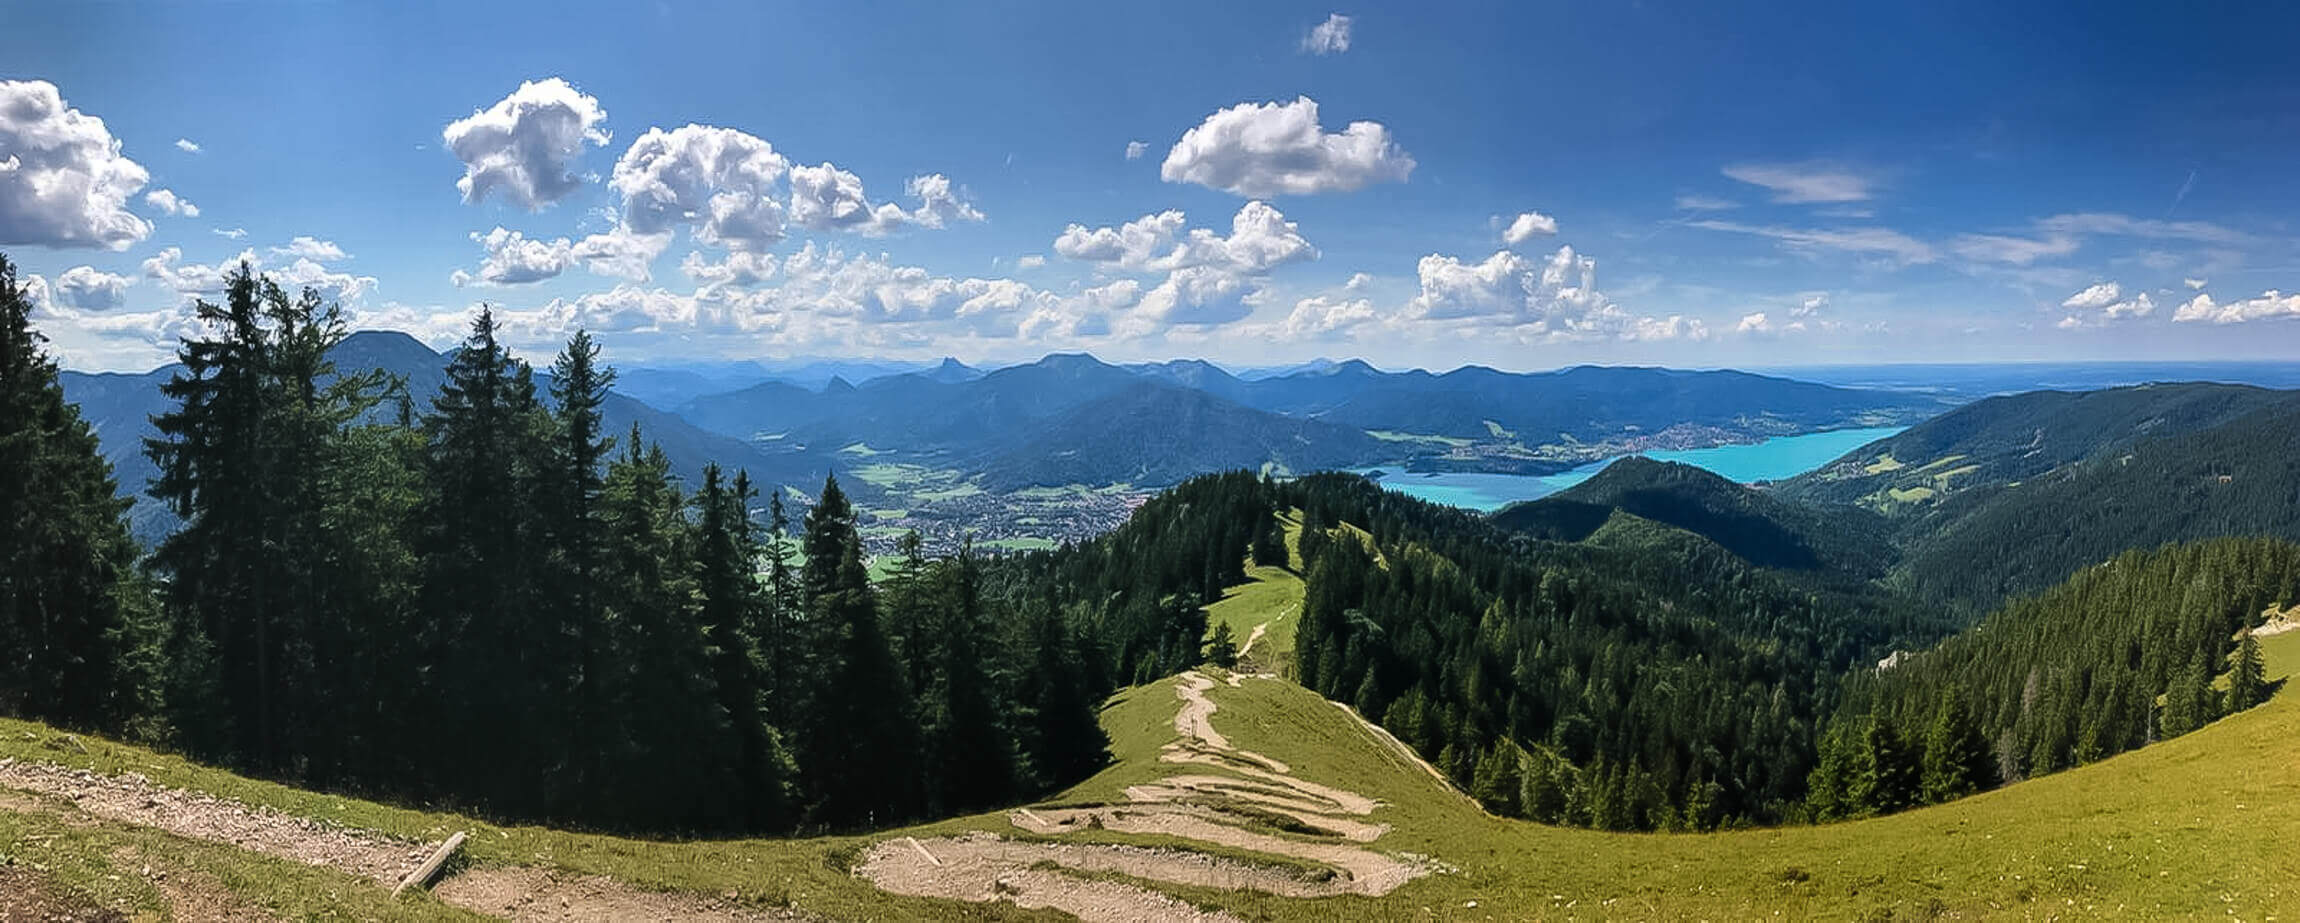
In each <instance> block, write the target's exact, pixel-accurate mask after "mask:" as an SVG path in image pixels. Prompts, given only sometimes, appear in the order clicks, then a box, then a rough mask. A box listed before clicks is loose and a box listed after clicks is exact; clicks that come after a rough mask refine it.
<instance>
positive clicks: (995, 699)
mask: <svg viewBox="0 0 2300 923" xmlns="http://www.w3.org/2000/svg"><path fill="white" fill-rule="evenodd" d="M935 577H936V580H935V582H936V584H937V586H936V595H937V596H938V597H939V604H938V605H937V606H936V607H935V611H936V613H937V614H938V615H939V616H940V618H939V620H938V623H937V624H936V626H935V628H934V630H935V633H936V635H937V637H939V638H940V639H941V643H940V644H939V645H937V646H936V652H935V657H936V662H935V664H934V669H933V671H932V673H931V678H930V680H929V684H928V688H927V690H926V693H925V695H923V696H922V697H921V702H922V705H921V714H920V724H921V726H922V728H923V730H924V733H925V734H926V736H927V738H928V739H929V740H931V741H933V742H934V743H933V745H932V749H931V750H930V751H929V752H930V753H932V754H933V759H932V761H931V765H932V766H933V767H934V769H933V774H932V783H933V784H932V786H931V788H930V795H931V796H932V797H931V801H932V803H931V804H930V806H929V807H930V810H931V811H932V812H933V813H935V814H943V813H948V812H952V811H964V810H970V809H974V808H980V807H987V806H990V805H995V804H1000V803H1003V802H1005V801H1006V800H1007V799H1008V798H1009V797H1010V796H1011V795H1012V794H1013V792H1014V789H1015V782H1016V778H1015V775H1016V766H1015V762H1016V752H1015V743H1014V734H1013V730H1012V728H1011V727H1010V726H1009V725H1010V718H1009V716H1008V715H1007V714H1006V713H1005V703H1004V701H1003V699H1002V697H1001V696H1000V694H999V689H998V688H997V686H998V682H997V678H996V677H993V676H992V675H991V673H990V671H989V670H986V669H985V668H984V661H985V658H986V656H987V655H988V654H989V650H988V649H987V648H986V646H985V645H984V643H983V642H984V640H985V638H984V636H985V634H986V633H987V632H988V631H989V630H990V629H989V626H988V625H987V624H985V622H984V619H983V607H982V575H981V572H980V566H979V564H978V562H977V561H976V560H975V557H974V546H973V542H972V541H971V540H970V541H968V542H967V543H965V544H963V545H961V546H960V547H959V552H958V556H957V557H956V558H953V559H951V560H948V561H946V562H944V563H942V564H941V565H940V566H939V567H938V568H936V570H935Z"/></svg>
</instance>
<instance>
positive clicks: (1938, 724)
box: [1923, 689, 1996, 804]
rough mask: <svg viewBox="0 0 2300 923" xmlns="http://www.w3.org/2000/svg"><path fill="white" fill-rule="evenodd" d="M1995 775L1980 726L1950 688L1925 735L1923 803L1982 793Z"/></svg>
mask: <svg viewBox="0 0 2300 923" xmlns="http://www.w3.org/2000/svg"><path fill="white" fill-rule="evenodd" d="M1995 774H1996V760H1995V758H1994V757H1993V756H1991V755H1990V754H1989V747H1988V741H1987V740H1986V739H1984V738H1983V737H1982V736H1981V730H1980V724H1979V723H1978V722H1976V721H1975V720H1974V719H1973V714H1972V710H1971V709H1969V708H1967V707H1965V699H1964V695H1963V693H1961V692H1959V691H1958V690H1955V689H1950V690H1949V691H1948V692H1946V693H1944V694H1943V695H1942V697H1941V704H1940V707H1939V709H1937V710H1936V711H1935V713H1934V715H1933V722H1932V726H1931V727H1930V728H1929V729H1928V730H1927V731H1926V732H1925V750H1924V783H1923V787H1924V803H1926V804H1940V803H1942V802H1944V801H1951V800H1954V799H1957V798H1962V797H1964V796H1966V795H1970V794H1973V793H1974V792H1978V791H1982V790H1985V789H1987V788H1989V787H1991V786H1993V785H1994V784H1995V781H1996V780H1995V778H1994V776H1995Z"/></svg>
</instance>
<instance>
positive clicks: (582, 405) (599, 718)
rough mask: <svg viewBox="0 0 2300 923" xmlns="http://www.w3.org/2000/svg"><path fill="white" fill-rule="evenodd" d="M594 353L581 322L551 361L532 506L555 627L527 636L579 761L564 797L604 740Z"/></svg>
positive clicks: (598, 374) (605, 383)
mask: <svg viewBox="0 0 2300 923" xmlns="http://www.w3.org/2000/svg"><path fill="white" fill-rule="evenodd" d="M598 359H599V345H598V344H597V343H595V342H593V341H592V339H591V335H590V333H588V332H586V331H582V330H578V331H576V332H575V335H574V336H573V337H572V338H570V339H569V340H568V341H567V347H566V349H564V350H563V351H561V352H560V354H559V356H558V358H557V359H556V360H555V361H553V362H552V365H551V398H552V404H553V409H552V415H553V417H554V419H555V421H556V425H555V426H553V427H552V428H551V429H552V433H551V435H552V436H553V437H554V438H553V439H552V443H551V450H550V455H549V467H548V468H547V469H546V470H545V471H543V472H542V482H541V484H540V485H539V488H540V493H541V495H542V496H543V497H545V498H546V499H547V501H548V503H547V505H546V506H545V507H544V508H543V509H542V510H540V511H539V513H540V514H541V515H540V520H541V521H540V523H539V528H540V530H541V534H542V537H543V540H544V541H546V542H548V543H549V546H550V547H551V549H552V550H553V551H554V552H556V553H555V554H554V555H553V556H552V557H551V558H550V560H549V561H548V562H547V563H546V567H547V571H546V574H547V576H546V577H545V578H544V579H543V581H542V583H541V586H540V587H539V589H540V591H541V593H540V595H541V597H542V598H541V600H540V604H541V605H542V606H543V607H544V610H545V611H546V612H549V613H553V614H555V616H556V619H555V621H556V622H557V625H556V626H555V630H552V631H549V632H547V633H546V634H545V635H544V636H543V637H539V638H536V639H534V643H535V644H537V645H539V646H541V647H543V648H545V649H546V650H547V651H549V652H550V660H549V661H548V662H547V663H546V665H545V668H544V672H545V673H546V674H548V675H547V677H546V678H545V681H546V682H547V683H548V684H549V691H550V692H551V698H552V700H553V704H554V706H555V708H554V709H553V711H552V712H551V713H550V715H549V716H548V717H549V718H550V719H552V720H555V721H556V722H557V723H559V724H560V725H561V729H560V731H559V732H558V733H557V734H556V735H554V736H557V737H559V738H560V739H562V740H564V741H566V744H565V746H566V747H567V748H568V750H569V751H570V762H571V763H573V764H574V766H575V767H576V768H575V770H574V771H573V772H571V773H569V774H568V776H569V778H567V779H566V780H565V782H564V788H565V791H566V793H567V794H566V795H564V796H562V797H570V796H574V793H577V792H583V791H585V790H587V789H589V788H591V787H593V786H595V785H596V784H598V780H597V779H595V778H594V776H595V775H596V774H597V773H598V772H599V769H598V767H597V765H596V759H595V754H597V753H599V752H600V751H601V749H602V748H603V747H605V746H606V745H607V742H605V741H602V740H601V739H600V738H599V731H600V730H601V728H602V722H604V721H605V720H606V714H605V712H606V708H607V704H606V702H605V701H604V700H603V699H602V691H601V689H600V688H599V684H600V682H601V680H600V675H601V674H602V673H603V672H605V671H606V670H607V669H608V665H607V663H606V662H605V660H606V658H607V657H608V656H610V655H611V653H612V652H611V651H610V650H609V649H608V646H607V645H608V640H607V637H608V632H609V628H608V625H607V624H606V611H605V607H604V606H603V605H602V604H601V599H600V595H601V588H600V587H599V570H600V567H601V563H600V561H601V559H602V558H603V557H604V556H605V551H604V548H603V547H602V545H603V542H604V540H605V533H606V529H605V527H604V524H603V523H602V522H601V521H600V517H599V498H600V494H601V493H602V491H604V489H605V480H604V479H605V471H604V468H605V465H606V460H607V456H608V453H609V452H611V451H613V449H614V445H615V440H614V438H613V437H611V436H608V435H606V434H605V432H604V427H605V423H604V419H603V414H602V411H601V408H602V407H603V406H604V405H605V403H606V400H607V389H608V388H610V387H612V386H613V385H614V382H615V370H614V369H611V368H602V367H600V366H599V364H598ZM535 717H536V718H537V719H539V720H542V719H546V717H547V716H546V715H541V714H539V715H537V716H535Z"/></svg>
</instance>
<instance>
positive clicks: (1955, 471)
mask: <svg viewBox="0 0 2300 923" xmlns="http://www.w3.org/2000/svg"><path fill="white" fill-rule="evenodd" d="M1979 470H1981V466H1979V465H1959V466H1957V467H1954V468H1950V469H1949V470H1947V471H1942V472H1939V473H1937V474H1934V475H1933V483H1935V484H1939V485H1941V486H1943V487H1947V486H1948V484H1949V479H1951V478H1956V477H1961V476H1963V475H1967V474H1971V473H1973V472H1975V471H1979Z"/></svg>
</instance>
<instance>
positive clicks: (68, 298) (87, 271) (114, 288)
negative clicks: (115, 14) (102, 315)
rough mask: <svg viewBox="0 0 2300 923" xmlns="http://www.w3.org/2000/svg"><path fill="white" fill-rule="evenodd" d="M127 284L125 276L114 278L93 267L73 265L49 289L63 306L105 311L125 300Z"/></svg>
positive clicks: (114, 276)
mask: <svg viewBox="0 0 2300 923" xmlns="http://www.w3.org/2000/svg"><path fill="white" fill-rule="evenodd" d="M129 281H130V280H129V279H128V277H127V276H119V275H113V274H111V273H108V272H104V271H102V270H99V269H97V268H95V267H93V266H74V267H72V268H70V269H67V270H64V272H63V274H62V275H59V276H57V277H56V281H55V283H54V284H53V286H52V288H53V290H54V297H55V299H56V300H58V301H61V302H63V303H64V304H67V305H70V306H72V307H75V308H82V309H86V310H90V311H105V310H110V309H112V308H117V307H119V306H120V305H121V304H122V303H123V302H125V301H126V300H127V293H128V284H129Z"/></svg>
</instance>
